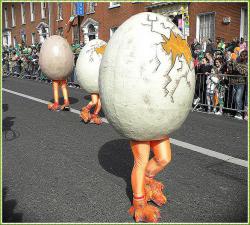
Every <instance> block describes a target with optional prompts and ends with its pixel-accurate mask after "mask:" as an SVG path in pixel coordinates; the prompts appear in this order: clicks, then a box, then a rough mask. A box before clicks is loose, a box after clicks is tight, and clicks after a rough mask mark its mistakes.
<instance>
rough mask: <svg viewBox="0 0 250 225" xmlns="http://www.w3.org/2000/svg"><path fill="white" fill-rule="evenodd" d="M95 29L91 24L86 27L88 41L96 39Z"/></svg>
mask: <svg viewBox="0 0 250 225" xmlns="http://www.w3.org/2000/svg"><path fill="white" fill-rule="evenodd" d="M95 35H96V29H95V27H94V25H93V24H90V25H89V26H88V36H89V41H91V40H93V39H96V36H95Z"/></svg>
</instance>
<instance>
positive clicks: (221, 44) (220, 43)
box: [217, 38, 226, 52]
mask: <svg viewBox="0 0 250 225" xmlns="http://www.w3.org/2000/svg"><path fill="white" fill-rule="evenodd" d="M225 47H226V45H225V42H224V39H223V38H221V40H220V42H219V44H218V46H217V48H218V49H220V50H222V51H223V52H224V51H225Z"/></svg>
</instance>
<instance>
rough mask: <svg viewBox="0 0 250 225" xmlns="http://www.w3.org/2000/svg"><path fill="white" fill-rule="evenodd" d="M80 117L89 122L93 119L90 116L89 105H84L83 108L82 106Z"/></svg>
mask: <svg viewBox="0 0 250 225" xmlns="http://www.w3.org/2000/svg"><path fill="white" fill-rule="evenodd" d="M80 117H81V118H82V119H83V121H84V122H85V123H87V122H88V121H89V120H90V119H91V117H90V112H89V110H88V109H87V107H83V108H82V111H81V113H80Z"/></svg>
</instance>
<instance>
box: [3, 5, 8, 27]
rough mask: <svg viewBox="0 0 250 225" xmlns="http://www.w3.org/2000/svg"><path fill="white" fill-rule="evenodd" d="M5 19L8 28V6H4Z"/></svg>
mask: <svg viewBox="0 0 250 225" xmlns="http://www.w3.org/2000/svg"><path fill="white" fill-rule="evenodd" d="M4 21H5V24H4V25H5V28H8V14H7V8H4Z"/></svg>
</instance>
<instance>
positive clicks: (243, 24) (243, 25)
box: [240, 8, 248, 40]
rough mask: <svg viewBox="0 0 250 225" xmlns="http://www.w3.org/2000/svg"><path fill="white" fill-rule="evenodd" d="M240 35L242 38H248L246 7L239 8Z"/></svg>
mask: <svg viewBox="0 0 250 225" xmlns="http://www.w3.org/2000/svg"><path fill="white" fill-rule="evenodd" d="M240 37H242V38H244V40H248V19H247V8H242V9H241V15H240Z"/></svg>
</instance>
